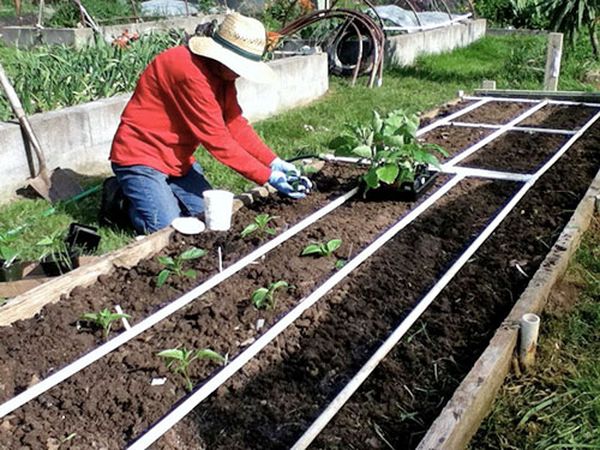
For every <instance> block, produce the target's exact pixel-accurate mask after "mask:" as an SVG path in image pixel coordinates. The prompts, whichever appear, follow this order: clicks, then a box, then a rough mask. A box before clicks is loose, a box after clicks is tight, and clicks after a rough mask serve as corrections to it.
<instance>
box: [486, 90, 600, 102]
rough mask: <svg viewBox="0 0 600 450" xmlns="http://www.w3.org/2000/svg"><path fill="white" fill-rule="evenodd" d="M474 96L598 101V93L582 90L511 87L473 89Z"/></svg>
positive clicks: (599, 100)
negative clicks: (515, 88)
mask: <svg viewBox="0 0 600 450" xmlns="http://www.w3.org/2000/svg"><path fill="white" fill-rule="evenodd" d="M474 95H475V96H479V97H502V98H512V97H519V98H530V99H536V100H546V99H547V100H567V101H573V102H590V103H600V93H595V92H584V91H519V90H512V89H475V94H474Z"/></svg>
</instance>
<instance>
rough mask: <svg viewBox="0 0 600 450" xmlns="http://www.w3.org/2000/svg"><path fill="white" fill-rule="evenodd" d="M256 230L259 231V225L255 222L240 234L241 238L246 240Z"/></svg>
mask: <svg viewBox="0 0 600 450" xmlns="http://www.w3.org/2000/svg"><path fill="white" fill-rule="evenodd" d="M256 230H258V225H257V224H256V223H254V222H253V223H251V224H250V225H248V226H247V227H246V228H244V229H243V230H242V232H241V233H240V236H241V237H242V238H245V237H247V236H249V235H251V234H252V233H254V232H255V231H256Z"/></svg>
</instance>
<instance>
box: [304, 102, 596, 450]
mask: <svg viewBox="0 0 600 450" xmlns="http://www.w3.org/2000/svg"><path fill="white" fill-rule="evenodd" d="M598 118H600V112H599V113H597V114H596V115H595V116H594V117H592V119H590V121H588V123H587V124H586V125H585V126H584V127H583V128H582V129H581V130H579V131H578V132H577V134H576V135H574V136H573V137H572V138H571V139H569V141H568V142H566V143H565V145H564V146H563V147H561V148H560V149H559V150H558V151H557V152H556V153H555V154H554V156H553V157H552V158H551V159H550V160H549V161H548V162H547V163H546V164H544V165H543V166H542V167H541V168H540V169H539V170H538V171H537V172H536V173H535V174H533V175H532V177H531V178H530V179H529V181H527V182H526V183H525V184H524V185H523V186H522V187H521V189H520V190H519V191H518V192H517V193H516V194H515V196H514V197H512V198H511V199H510V201H509V202H508V203H507V204H506V206H505V207H504V208H502V210H501V211H500V212H499V213H498V215H496V217H494V219H493V220H492V221H491V222H490V224H489V225H488V226H487V227H486V228H485V230H483V232H482V233H481V234H480V235H479V236H477V238H476V239H475V240H474V241H473V243H472V244H471V245H470V246H469V247H468V248H467V250H466V251H465V252H464V253H463V254H462V255H461V256H460V257H459V258H458V259H457V260H456V262H455V263H454V264H453V265H452V266H451V267H450V269H448V271H447V272H446V273H445V274H444V275H443V276H442V277H441V278H440V279H439V280H438V282H437V283H436V284H435V285H434V286H433V288H432V289H431V290H430V291H429V292H428V293H427V294H426V295H425V297H423V299H421V301H420V302H419V303H418V304H417V305H416V306H415V308H414V309H413V310H412V311H411V312H410V314H408V316H407V317H406V318H405V319H404V320H403V321H402V322H401V323H400V325H398V327H397V328H396V329H395V330H394V331H393V333H392V334H391V335H390V336H389V337H388V338H387V339H386V340H385V342H384V343H383V344H382V345H381V346H380V347H379V348H378V349H377V350H376V351H375V353H373V355H372V356H371V358H369V360H368V361H367V362H366V363H365V364H364V365H363V366H362V368H361V369H360V370H359V371H358V372H357V373H356V375H355V376H354V377H353V378H352V380H350V381H349V382H348V384H346V386H344V388H343V389H342V390H341V391H340V393H339V394H338V395H337V396H336V397H335V398H334V399H333V401H332V402H331V403H330V404H329V405H328V406H327V408H325V410H324V411H323V412H322V413H321V415H320V416H319V417H318V418H317V419H316V420H315V421H314V422H313V423H312V424H311V426H310V427H309V428H308V429H307V430H306V431H305V432H304V434H303V435H302V436H301V437H300V439H298V441H296V443H295V444H294V446H293V447H292V450H303V449H305V448H307V447H308V446H309V445H310V443H311V442H312V441H313V440H314V439H315V438H316V437H317V436H318V434H319V433H320V432H321V431H322V430H323V428H325V426H326V425H327V424H328V423H329V422H330V421H331V419H332V418H333V417H334V416H335V415H336V414H337V413H338V411H339V410H340V409H341V408H342V406H344V404H345V403H346V402H347V401H348V399H349V398H350V397H351V396H352V394H354V392H356V390H357V389H358V388H359V387H360V386H361V384H362V383H363V382H364V381H365V380H366V379H367V378H368V377H369V375H370V374H371V373H372V372H373V370H375V368H376V367H377V365H378V364H379V363H380V362H381V360H383V358H385V357H386V355H387V354H388V353H389V352H390V351H391V350H392V349H393V348H394V346H395V345H396V344H397V343H398V342H399V341H400V339H402V337H403V336H404V334H405V333H406V332H407V331H408V330H409V329H410V327H411V326H412V325H413V324H414V323H415V322H416V321H417V320H418V319H419V317H421V315H422V314H423V313H424V312H425V310H426V309H427V308H428V307H429V305H430V304H431V303H432V302H433V301H434V300H435V299H436V297H437V296H438V295H439V294H440V292H442V290H443V289H444V288H445V287H446V286H447V285H448V283H450V281H452V279H453V278H454V276H455V275H456V274H457V273H458V271H459V270H460V269H461V268H462V267H463V266H464V265H465V264H466V263H467V262H468V261H469V259H470V258H471V257H472V256H473V254H474V253H475V252H476V251H477V250H478V249H479V247H481V245H482V244H483V243H484V242H485V241H486V240H487V238H488V237H489V236H490V235H491V234H492V233H493V232H494V231H495V230H496V228H498V226H499V225H500V224H501V223H502V221H503V220H504V219H505V218H506V216H507V215H508V214H509V213H510V212H511V211H512V210H513V209H514V207H515V206H516V205H517V203H518V202H519V201H520V200H521V199H522V198H523V196H524V195H525V194H526V193H527V192H528V191H529V190H530V189H531V187H532V186H533V185H534V184H535V183H536V181H537V180H538V179H539V178H540V177H541V176H542V175H543V174H544V173H546V172H547V171H548V170H549V169H550V168H551V167H552V166H553V165H554V163H556V161H558V159H559V158H560V157H561V156H562V155H563V154H564V153H565V152H566V151H567V150H568V149H569V148H570V147H571V146H572V145H573V144H574V143H575V141H577V139H579V138H580V137H581V135H582V134H583V133H584V132H585V131H586V130H587V129H588V128H589V127H590V126H592V125H593V124H594V122H596V121H597V120H598Z"/></svg>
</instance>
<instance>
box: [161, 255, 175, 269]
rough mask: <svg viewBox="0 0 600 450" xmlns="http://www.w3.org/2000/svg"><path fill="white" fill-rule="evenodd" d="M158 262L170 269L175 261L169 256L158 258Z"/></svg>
mask: <svg viewBox="0 0 600 450" xmlns="http://www.w3.org/2000/svg"><path fill="white" fill-rule="evenodd" d="M158 262H159V263H161V264H162V265H163V266H167V267H172V266H174V265H175V261H174V260H173V258H171V257H170V256H159V257H158Z"/></svg>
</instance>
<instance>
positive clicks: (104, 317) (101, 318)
mask: <svg viewBox="0 0 600 450" xmlns="http://www.w3.org/2000/svg"><path fill="white" fill-rule="evenodd" d="M121 319H131V316H130V315H129V314H119V313H113V312H112V311H110V310H109V309H108V308H104V309H103V310H102V311H100V312H97V313H85V314H83V315H82V316H81V318H80V320H85V321H86V322H90V323H93V324H95V325H97V326H98V327H99V328H102V330H103V335H104V339H105V340H108V335H109V334H110V330H111V328H112V325H113V323H114V322H115V321H117V320H121Z"/></svg>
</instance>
